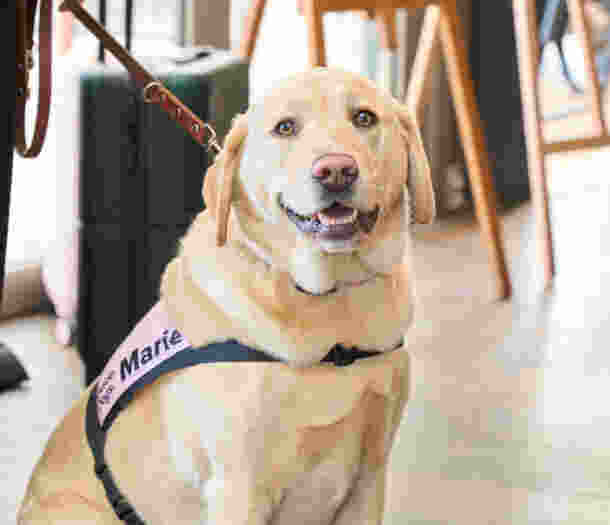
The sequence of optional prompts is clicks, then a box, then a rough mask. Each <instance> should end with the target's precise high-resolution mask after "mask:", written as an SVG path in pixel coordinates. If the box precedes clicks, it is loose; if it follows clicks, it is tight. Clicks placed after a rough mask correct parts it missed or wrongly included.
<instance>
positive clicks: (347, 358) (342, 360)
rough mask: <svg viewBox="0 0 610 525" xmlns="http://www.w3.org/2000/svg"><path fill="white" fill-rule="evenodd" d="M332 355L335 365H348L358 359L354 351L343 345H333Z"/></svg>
mask: <svg viewBox="0 0 610 525" xmlns="http://www.w3.org/2000/svg"><path fill="white" fill-rule="evenodd" d="M330 357H331V359H332V361H333V363H334V364H335V366H348V365H351V364H352V363H353V362H354V361H355V360H356V357H355V356H354V352H352V351H351V350H349V349H347V348H345V347H344V346H342V345H335V346H333V349H332V350H331V355H330Z"/></svg>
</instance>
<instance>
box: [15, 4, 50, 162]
mask: <svg viewBox="0 0 610 525" xmlns="http://www.w3.org/2000/svg"><path fill="white" fill-rule="evenodd" d="M37 4H38V2H37V0H20V1H18V2H17V93H16V96H17V104H16V106H17V107H16V112H15V128H16V134H15V148H16V149H17V151H18V152H19V154H20V155H21V156H22V157H25V158H32V157H36V156H37V155H38V154H39V153H40V150H41V149H42V145H43V143H44V138H45V135H46V133H47V125H48V122H49V112H50V108H51V61H52V20H53V12H52V1H51V0H40V20H39V29H38V32H39V33H38V34H39V39H38V40H39V41H38V67H39V68H40V73H39V81H38V110H37V115H36V127H35V129H34V135H33V137H32V143H31V145H30V146H28V145H27V141H26V137H25V118H26V116H25V113H26V112H25V109H26V103H27V99H28V97H29V95H30V92H29V77H30V70H31V69H32V67H33V60H32V48H33V47H34V21H35V19H36V7H37Z"/></svg>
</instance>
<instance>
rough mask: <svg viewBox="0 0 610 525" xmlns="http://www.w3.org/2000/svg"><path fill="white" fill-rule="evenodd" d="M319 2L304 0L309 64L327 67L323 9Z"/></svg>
mask: <svg viewBox="0 0 610 525" xmlns="http://www.w3.org/2000/svg"><path fill="white" fill-rule="evenodd" d="M317 4H318V1H317V0H304V4H303V8H304V15H305V24H306V25H307V43H308V48H309V65H310V66H311V67H325V66H326V49H325V45H324V25H323V23H322V11H321V10H320V9H319V7H318V5H317Z"/></svg>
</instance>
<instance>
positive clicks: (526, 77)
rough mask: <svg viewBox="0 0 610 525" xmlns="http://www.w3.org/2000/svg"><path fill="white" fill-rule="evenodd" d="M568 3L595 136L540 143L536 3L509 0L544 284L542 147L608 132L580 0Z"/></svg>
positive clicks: (596, 139) (546, 231) (594, 143)
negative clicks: (580, 52) (585, 75)
mask: <svg viewBox="0 0 610 525" xmlns="http://www.w3.org/2000/svg"><path fill="white" fill-rule="evenodd" d="M567 5H568V11H569V13H570V16H571V18H572V21H573V22H574V27H575V30H576V32H577V34H578V35H579V37H580V41H581V44H582V48H583V50H584V60H585V62H584V63H585V70H586V72H587V84H586V91H587V93H588V95H589V97H590V98H591V104H592V107H593V119H594V128H595V129H594V133H595V136H593V137H588V138H577V139H569V140H561V141H559V142H553V143H545V141H544V138H543V134H542V116H541V112H540V106H539V103H538V66H539V63H540V51H539V44H538V31H537V27H536V26H537V24H536V4H535V0H513V13H514V19H515V36H516V40H517V52H518V57H519V76H520V81H521V97H522V104H523V126H524V128H525V139H526V144H527V162H528V170H529V177H530V185H531V188H532V202H533V205H534V212H535V214H536V224H537V230H538V246H539V249H540V255H539V256H540V259H541V261H542V264H543V270H544V281H545V285H546V286H547V287H548V286H550V285H551V283H552V280H553V277H554V275H555V261H554V257H553V236H552V232H551V224H550V222H551V221H550V214H549V198H548V187H547V180H546V170H545V164H544V156H545V154H547V153H556V152H559V151H574V150H579V149H590V148H594V147H599V146H607V145H610V137H609V136H608V133H607V131H606V129H605V126H604V116H603V111H602V105H601V94H600V87H599V79H598V77H597V73H596V71H595V66H594V64H595V59H594V55H593V46H592V43H591V28H590V27H589V24H588V22H587V20H586V17H585V9H584V0H568V4H567Z"/></svg>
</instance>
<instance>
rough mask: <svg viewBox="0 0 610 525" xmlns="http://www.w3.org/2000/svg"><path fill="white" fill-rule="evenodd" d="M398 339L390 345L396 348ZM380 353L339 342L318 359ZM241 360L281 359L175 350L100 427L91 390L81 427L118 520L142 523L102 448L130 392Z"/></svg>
mask: <svg viewBox="0 0 610 525" xmlns="http://www.w3.org/2000/svg"><path fill="white" fill-rule="evenodd" d="M402 344H403V343H402V341H401V342H400V343H399V344H398V345H397V346H396V347H395V348H394V350H395V349H397V348H400V347H401V346H402ZM380 353H382V352H369V351H365V350H358V349H357V348H345V347H344V346H342V345H339V344H338V345H335V346H334V347H333V348H332V349H331V350H330V352H328V354H326V356H325V357H324V358H323V359H322V362H330V363H334V364H335V366H347V365H350V364H352V363H353V362H354V361H355V360H356V359H362V358H366V357H371V356H374V355H378V354H380ZM227 361H232V362H244V361H281V360H280V359H276V358H275V357H272V356H270V355H267V354H265V353H264V352H261V351H259V350H255V349H254V348H250V347H248V346H245V345H242V344H241V343H238V342H237V341H236V340H234V339H231V340H229V341H227V342H224V343H213V344H210V345H206V346H203V347H199V348H193V347H190V348H186V349H184V350H182V351H181V352H179V353H177V354H176V355H174V356H173V357H171V358H169V359H167V360H166V361H164V362H162V363H161V364H160V365H159V366H157V367H155V368H153V369H152V370H150V371H149V372H148V373H147V374H145V375H144V376H142V377H141V378H140V379H138V380H137V381H136V382H134V383H133V384H132V385H131V386H130V387H129V388H128V389H127V390H126V391H125V392H124V393H123V394H122V395H121V397H120V398H119V399H118V400H117V402H116V404H115V405H114V406H113V407H112V409H111V411H110V412H109V414H108V416H107V417H106V419H105V420H104V424H103V425H102V426H100V424H99V420H98V417H97V386H94V387H93V388H92V389H91V395H90V396H89V400H88V402H87V412H86V417H85V419H86V421H85V429H86V433H87V440H88V441H89V446H90V447H91V452H92V453H93V458H94V460H95V474H96V476H97V477H98V478H99V480H100V481H101V482H102V484H103V485H104V490H105V491H106V496H107V497H108V501H109V502H110V504H111V505H112V508H113V509H114V512H115V513H116V515H117V516H118V518H119V519H120V520H122V521H123V522H125V523H127V525H145V523H144V522H143V521H142V519H141V518H140V517H139V516H138V514H137V513H136V511H135V509H134V508H133V507H132V506H131V504H130V503H129V502H128V501H127V499H126V498H125V497H124V496H123V495H122V494H121V492H120V491H119V488H118V487H117V485H116V482H115V481H114V478H113V476H112V473H111V472H110V469H109V468H108V465H106V459H105V457H104V447H105V445H106V434H107V432H108V429H109V428H110V426H111V425H112V423H113V421H114V420H115V419H116V417H117V415H118V414H119V412H120V411H121V410H123V409H124V408H125V407H126V406H127V405H128V404H129V402H130V401H131V400H132V398H133V395H134V393H135V392H136V391H137V390H139V389H140V388H142V387H144V386H146V385H149V384H150V383H152V382H153V381H155V380H156V379H157V378H158V377H159V376H161V375H163V374H165V373H167V372H171V371H173V370H179V369H181V368H187V367H189V366H194V365H199V364H202V363H219V362H227Z"/></svg>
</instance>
